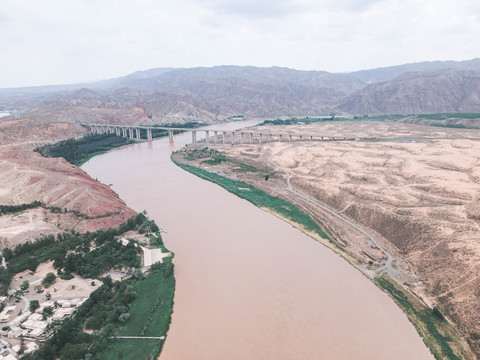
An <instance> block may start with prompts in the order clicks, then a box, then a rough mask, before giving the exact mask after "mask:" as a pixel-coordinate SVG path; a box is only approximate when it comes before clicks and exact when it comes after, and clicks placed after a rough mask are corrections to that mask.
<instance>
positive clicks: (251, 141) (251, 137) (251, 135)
mask: <svg viewBox="0 0 480 360" xmlns="http://www.w3.org/2000/svg"><path fill="white" fill-rule="evenodd" d="M250 144H253V133H250Z"/></svg>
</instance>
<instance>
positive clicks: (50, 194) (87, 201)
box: [0, 145, 135, 248]
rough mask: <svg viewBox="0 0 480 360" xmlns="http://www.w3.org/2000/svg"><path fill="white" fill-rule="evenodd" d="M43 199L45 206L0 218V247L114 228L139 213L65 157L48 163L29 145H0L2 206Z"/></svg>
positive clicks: (0, 194)
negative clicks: (62, 233)
mask: <svg viewBox="0 0 480 360" xmlns="http://www.w3.org/2000/svg"><path fill="white" fill-rule="evenodd" d="M33 201H40V202H42V203H44V204H45V205H46V206H47V207H52V206H53V207H56V208H60V209H61V212H60V213H52V212H51V211H49V210H48V209H43V208H36V209H30V210H27V211H25V212H21V213H18V214H9V215H3V216H0V227H1V228H2V233H1V235H0V246H1V247H2V248H3V247H5V246H14V245H15V244H17V243H20V242H25V241H27V240H32V239H34V238H36V237H38V236H40V235H44V234H50V233H56V232H59V231H63V230H70V229H75V230H76V231H79V232H85V231H95V230H98V229H108V228H111V227H116V226H118V225H120V224H121V223H123V222H125V221H126V220H127V219H128V218H130V217H132V216H134V215H135V212H134V211H133V210H131V209H130V208H128V207H127V206H126V205H125V203H124V202H123V201H122V200H120V199H119V198H118V196H117V195H116V194H115V192H114V191H113V190H111V189H110V188H109V187H108V186H107V185H104V184H102V183H100V182H98V181H95V180H94V179H92V178H91V177H90V176H88V175H87V174H86V173H85V172H84V171H83V170H81V169H79V168H78V167H76V166H74V165H71V164H69V163H68V162H67V161H66V160H64V159H63V158H54V159H48V158H44V157H42V156H41V155H40V154H38V153H35V152H33V151H32V148H31V147H27V146H13V145H11V146H3V147H0V204H2V205H20V204H28V203H32V202H33Z"/></svg>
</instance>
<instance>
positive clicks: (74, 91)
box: [0, 59, 480, 124]
mask: <svg viewBox="0 0 480 360" xmlns="http://www.w3.org/2000/svg"><path fill="white" fill-rule="evenodd" d="M436 68H441V69H436ZM467 68H470V69H467ZM410 69H417V70H418V69H420V70H421V71H414V72H406V73H405V71H408V70H410ZM471 69H473V70H471ZM476 69H477V70H476ZM477 71H479V72H480V59H473V60H469V61H462V62H454V61H450V62H449V61H447V62H445V61H438V62H428V63H415V64H406V65H401V66H397V67H390V68H380V69H373V70H368V71H364V72H356V73H351V74H332V73H328V72H325V71H299V70H293V69H288V68H282V67H270V68H259V67H253V66H216V67H211V68H204V67H198V68H190V69H183V68H155V69H150V70H145V71H137V72H135V73H132V74H129V75H126V76H122V77H119V78H114V79H109V80H104V81H99V82H95V83H88V84H76V85H75V84H73V85H61V86H53V87H37V88H21V89H0V106H2V107H3V108H5V109H7V110H10V111H12V112H14V114H15V116H16V117H17V118H24V117H28V118H31V119H49V121H57V122H59V121H70V122H71V121H78V122H100V123H102V122H116V123H121V124H133V123H182V122H189V121H200V122H204V123H214V122H222V121H226V120H227V119H228V117H229V116H232V115H245V116H248V117H263V118H273V117H279V116H315V115H329V114H330V113H331V112H332V111H335V112H347V113H353V114H410V113H426V112H428V113H431V112H438V111H441V112H457V111H480V106H479V102H478V84H477V81H478V72H477ZM396 74H400V75H399V76H397V77H395V78H393V79H389V80H388V81H383V82H375V83H373V84H370V85H367V84H366V83H365V82H363V80H360V79H358V78H356V77H360V78H362V79H364V80H365V81H373V80H372V79H379V78H385V77H386V78H390V77H393V76H394V75H396ZM355 76H356V77H355Z"/></svg>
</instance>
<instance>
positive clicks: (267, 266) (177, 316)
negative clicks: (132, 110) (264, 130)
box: [82, 122, 433, 360]
mask: <svg viewBox="0 0 480 360" xmlns="http://www.w3.org/2000/svg"><path fill="white" fill-rule="evenodd" d="M251 124H253V122H242V123H229V124H225V125H215V126H214V127H212V128H215V129H220V128H222V129H234V128H238V127H243V126H246V125H251ZM190 134H191V133H190V132H188V133H185V134H179V135H176V136H175V145H173V146H172V145H170V144H169V143H168V139H161V140H156V141H154V142H152V143H142V144H135V145H132V146H129V147H125V148H122V149H118V150H115V151H112V152H109V153H107V154H104V155H100V156H97V157H94V158H93V159H91V160H90V161H89V162H87V163H86V164H84V165H83V166H82V168H83V169H84V170H85V171H86V172H88V173H89V174H90V175H91V176H92V177H94V178H98V180H99V181H101V182H104V183H106V184H112V188H113V189H114V190H115V191H116V192H117V193H118V194H119V196H120V197H121V198H122V199H123V200H125V201H126V202H127V204H128V205H129V206H130V207H131V208H133V209H135V210H137V211H142V210H144V209H145V210H147V211H148V214H149V216H150V217H152V218H153V219H155V221H156V222H157V223H158V224H161V225H162V226H164V227H165V228H166V230H167V231H168V233H167V234H164V236H163V237H164V241H165V245H166V246H167V247H168V248H169V249H170V250H172V251H174V252H175V259H174V262H175V277H176V281H177V286H176V293H175V306H174V313H173V317H172V324H171V327H170V331H169V333H168V336H167V340H166V343H165V346H164V349H163V352H162V354H161V356H160V359H161V360H207V359H208V360H236V359H239V360H240V359H242V360H244V359H249V360H256V359H258V360H273V359H275V360H287V359H289V360H290V359H291V360H294V359H295V360H297V359H302V360H303V359H399V360H400V359H402V360H403V359H409V360H413V359H433V356H432V355H431V354H430V352H429V350H428V349H427V348H426V346H425V345H424V344H423V342H422V339H421V338H420V337H419V336H418V334H417V332H416V330H415V329H414V327H413V325H412V324H410V322H409V321H408V319H407V317H406V316H405V314H404V313H403V312H402V311H401V310H400V309H399V308H398V307H397V306H396V305H395V303H394V302H393V300H392V299H391V298H390V297H389V296H388V295H387V294H385V293H384V292H382V291H380V290H379V289H378V288H377V287H376V286H375V285H374V284H373V283H372V282H371V281H369V280H368V279H367V278H366V277H364V276H363V275H362V274H361V273H360V272H359V271H358V270H356V269H355V268H353V267H352V266H351V265H349V264H348V263H347V262H346V261H344V260H343V259H342V258H341V257H340V256H338V255H336V254H335V253H333V252H332V251H330V250H328V249H327V248H325V247H323V246H322V245H320V244H319V243H317V242H315V241H314V240H313V239H311V238H310V237H308V236H307V235H305V234H303V233H302V232H300V231H299V230H297V229H295V228H294V227H292V226H291V225H289V224H287V223H285V222H283V221H282V220H280V219H278V218H276V217H275V216H273V215H271V214H269V213H267V212H265V211H263V210H260V209H258V208H256V207H255V206H254V205H252V204H250V203H249V202H247V201H245V200H242V199H240V198H237V197H236V196H234V195H232V194H230V193H228V192H227V191H226V190H224V189H223V188H221V187H219V186H217V185H215V184H212V183H210V182H207V181H204V180H201V179H200V178H197V177H195V176H194V175H192V174H190V173H187V172H185V171H183V170H182V169H180V168H178V167H177V166H175V165H174V164H173V163H172V162H171V161H170V154H171V152H172V150H174V149H176V148H178V147H180V146H183V145H184V144H186V143H189V142H190V140H191V135H190Z"/></svg>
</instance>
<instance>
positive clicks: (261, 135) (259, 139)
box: [258, 133, 263, 144]
mask: <svg viewBox="0 0 480 360" xmlns="http://www.w3.org/2000/svg"><path fill="white" fill-rule="evenodd" d="M262 138H263V134H262V133H260V136H259V137H258V143H259V144H261V143H262Z"/></svg>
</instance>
